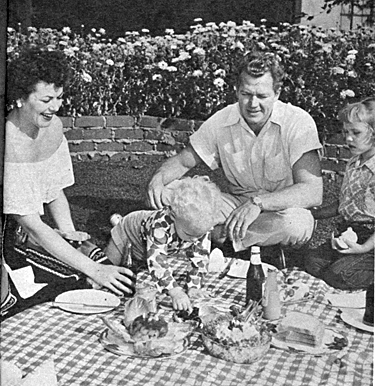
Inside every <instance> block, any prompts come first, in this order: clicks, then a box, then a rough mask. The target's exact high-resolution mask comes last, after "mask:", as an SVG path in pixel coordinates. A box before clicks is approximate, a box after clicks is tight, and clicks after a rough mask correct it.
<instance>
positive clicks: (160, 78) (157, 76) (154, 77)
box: [152, 74, 163, 81]
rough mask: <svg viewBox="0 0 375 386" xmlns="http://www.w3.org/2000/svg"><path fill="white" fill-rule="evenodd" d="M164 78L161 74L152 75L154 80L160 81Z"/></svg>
mask: <svg viewBox="0 0 375 386" xmlns="http://www.w3.org/2000/svg"><path fill="white" fill-rule="evenodd" d="M162 79H163V77H162V76H161V75H160V74H154V75H152V80H158V81H160V80H162Z"/></svg>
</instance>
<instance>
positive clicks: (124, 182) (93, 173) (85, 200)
mask: <svg viewBox="0 0 375 386" xmlns="http://www.w3.org/2000/svg"><path fill="white" fill-rule="evenodd" d="M160 164H161V162H160V161H159V162H155V161H154V160H146V161H143V162H141V161H126V162H125V161H123V162H118V163H110V162H77V163H75V164H74V174H75V179H76V183H75V185H74V186H72V187H69V188H68V189H66V195H67V197H68V200H69V203H70V206H71V210H72V215H73V220H74V223H75V225H76V228H77V229H79V230H82V231H86V232H88V233H89V234H90V235H91V237H92V239H93V242H94V243H96V244H97V245H99V246H101V247H103V246H104V245H105V244H106V243H107V240H108V237H109V233H110V224H109V218H110V216H111V215H112V214H113V213H120V214H121V215H125V214H127V213H129V212H132V211H134V210H139V209H146V208H147V206H146V191H147V184H148V182H149V180H150V179H151V177H152V175H153V174H154V172H155V170H156V169H157V168H158V167H159V166H160ZM189 174H190V175H192V174H201V175H202V174H205V175H209V176H210V177H211V179H212V180H213V181H214V182H215V183H217V185H218V186H219V187H220V188H221V189H222V190H223V191H225V190H226V185H227V184H226V181H225V178H223V175H222V174H221V172H220V171H215V172H212V171H210V170H209V169H208V168H207V167H205V166H199V167H198V168H196V169H195V170H194V171H193V172H190V173H189ZM338 192H339V183H338V181H335V180H333V179H330V178H328V177H324V199H323V204H327V203H329V202H331V201H333V200H334V199H335V198H336V197H337V195H338ZM334 226H335V220H333V219H330V220H321V221H319V222H318V227H317V229H316V232H315V234H314V237H313V239H312V242H311V244H310V245H311V247H315V246H317V245H319V244H321V243H322V242H323V241H325V240H326V239H327V238H328V237H329V236H330V233H331V231H332V230H333V229H334Z"/></svg>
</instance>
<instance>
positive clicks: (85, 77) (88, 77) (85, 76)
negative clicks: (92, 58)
mask: <svg viewBox="0 0 375 386" xmlns="http://www.w3.org/2000/svg"><path fill="white" fill-rule="evenodd" d="M81 78H82V79H83V80H84V81H85V82H87V83H90V82H92V77H91V75H90V74H88V73H87V72H85V71H82V74H81Z"/></svg>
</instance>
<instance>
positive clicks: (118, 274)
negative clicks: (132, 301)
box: [89, 263, 135, 296]
mask: <svg viewBox="0 0 375 386" xmlns="http://www.w3.org/2000/svg"><path fill="white" fill-rule="evenodd" d="M89 276H90V278H91V279H92V280H93V281H94V282H95V283H97V284H99V285H101V286H103V287H106V288H108V289H110V290H111V291H112V292H114V293H115V294H117V295H119V296H121V295H123V294H124V293H126V294H132V293H133V292H134V287H135V285H134V274H133V272H132V271H131V270H130V269H128V268H124V267H117V266H114V265H104V264H98V263H95V268H94V270H93V272H92V273H91V274H90V275H89Z"/></svg>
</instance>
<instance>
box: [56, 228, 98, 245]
mask: <svg viewBox="0 0 375 386" xmlns="http://www.w3.org/2000/svg"><path fill="white" fill-rule="evenodd" d="M55 232H57V233H58V234H59V235H60V236H61V237H62V238H64V239H65V240H67V241H69V242H74V241H75V242H77V243H78V244H81V243H83V242H84V241H86V240H89V239H90V238H91V236H90V235H89V234H88V233H86V232H81V231H71V232H64V231H60V230H59V229H55Z"/></svg>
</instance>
